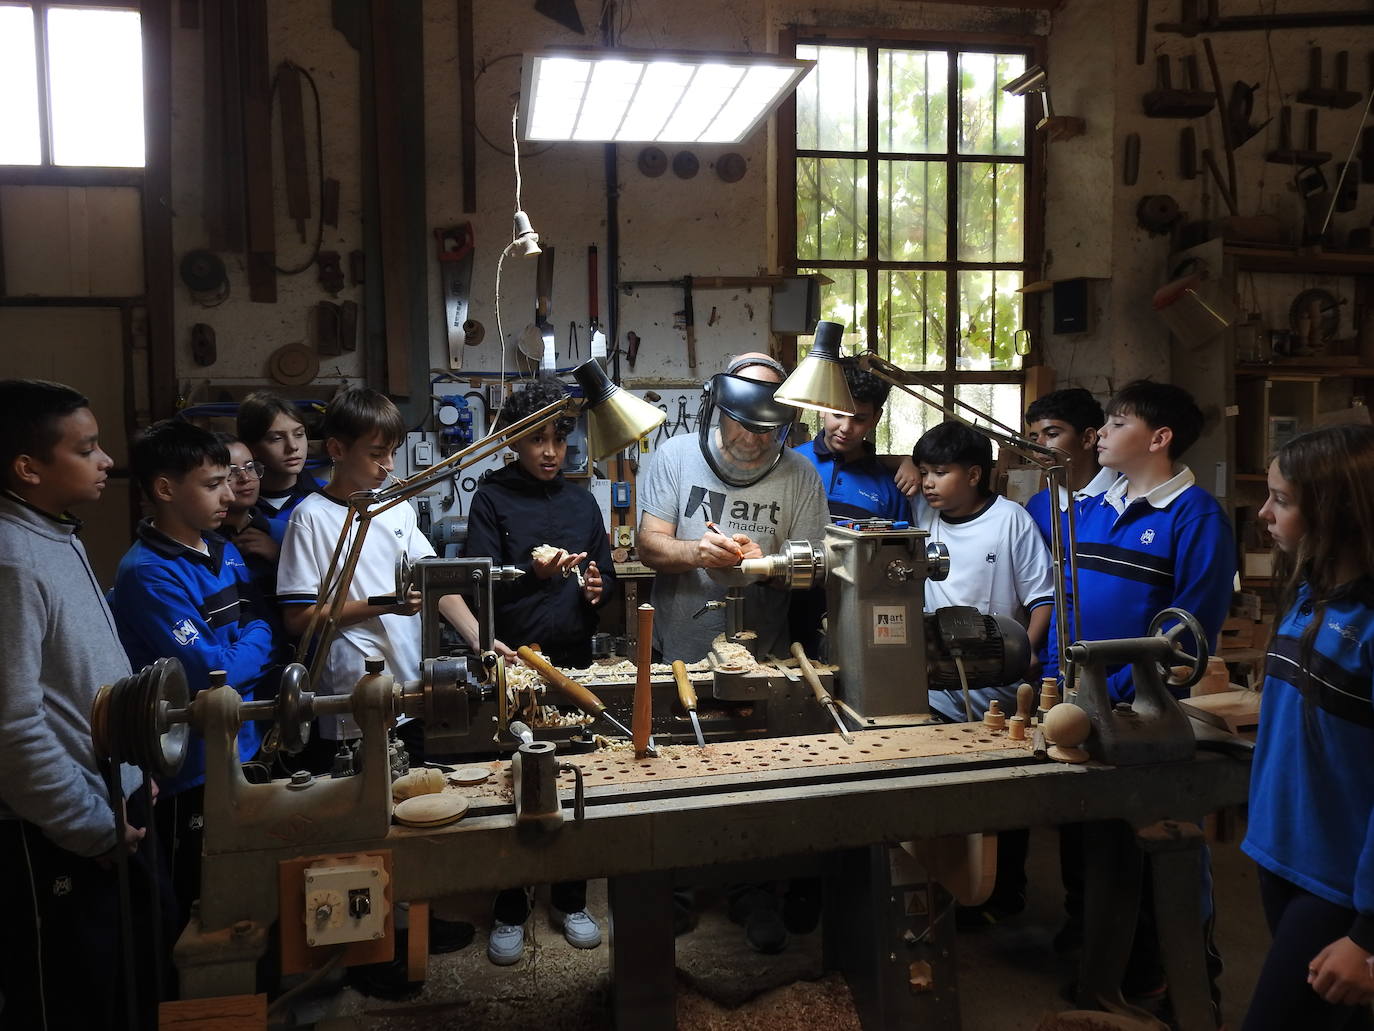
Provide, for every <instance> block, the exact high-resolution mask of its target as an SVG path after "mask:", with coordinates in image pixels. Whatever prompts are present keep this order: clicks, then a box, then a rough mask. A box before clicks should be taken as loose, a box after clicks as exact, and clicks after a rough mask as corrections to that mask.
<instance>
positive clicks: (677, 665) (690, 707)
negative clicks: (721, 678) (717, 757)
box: [673, 659, 706, 745]
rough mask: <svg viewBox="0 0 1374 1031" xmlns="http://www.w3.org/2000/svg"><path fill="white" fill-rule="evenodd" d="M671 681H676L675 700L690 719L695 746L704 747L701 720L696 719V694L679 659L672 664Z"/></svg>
mask: <svg viewBox="0 0 1374 1031" xmlns="http://www.w3.org/2000/svg"><path fill="white" fill-rule="evenodd" d="M673 679H674V680H676V681H677V699H678V701H680V702H681V703H682V707H683V708H684V709H686V710H687V715H688V716H690V717H691V718H692V729H693V730H694V731H696V735H697V744H699V745H705V744H706V738H705V737H703V736H702V733H701V720H699V719H697V692H696V688H694V687H692V680H691V678H690V677H689V676H687V664H686V663H685V662H683V661H682V660H681V659H678V660H676V661H675V662H674V663H673Z"/></svg>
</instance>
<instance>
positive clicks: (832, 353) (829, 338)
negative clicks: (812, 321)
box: [807, 319, 844, 362]
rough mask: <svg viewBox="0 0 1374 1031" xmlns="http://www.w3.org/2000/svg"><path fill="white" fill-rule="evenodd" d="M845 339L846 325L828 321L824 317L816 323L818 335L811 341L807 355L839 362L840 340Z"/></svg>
mask: <svg viewBox="0 0 1374 1031" xmlns="http://www.w3.org/2000/svg"><path fill="white" fill-rule="evenodd" d="M843 339H844V326H843V325H842V324H840V323H838V322H826V321H825V320H824V319H822V320H821V321H820V322H817V323H816V335H815V337H814V338H813V339H812V341H811V347H810V349H809V350H808V351H807V357H809V358H819V359H821V360H822V361H830V362H837V361H839V360H840V341H841V340H843Z"/></svg>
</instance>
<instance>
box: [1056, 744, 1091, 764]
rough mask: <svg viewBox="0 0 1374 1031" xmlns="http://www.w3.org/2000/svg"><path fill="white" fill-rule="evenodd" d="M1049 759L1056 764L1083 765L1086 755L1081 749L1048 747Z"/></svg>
mask: <svg viewBox="0 0 1374 1031" xmlns="http://www.w3.org/2000/svg"><path fill="white" fill-rule="evenodd" d="M1049 757H1050V758H1051V759H1053V760H1054V761H1055V762H1057V763H1085V762H1087V761H1088V753H1087V752H1086V751H1085V750H1084V749H1082V748H1066V747H1064V746H1063V745H1050V749H1049Z"/></svg>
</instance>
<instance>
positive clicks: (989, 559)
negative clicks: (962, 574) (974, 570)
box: [983, 551, 997, 566]
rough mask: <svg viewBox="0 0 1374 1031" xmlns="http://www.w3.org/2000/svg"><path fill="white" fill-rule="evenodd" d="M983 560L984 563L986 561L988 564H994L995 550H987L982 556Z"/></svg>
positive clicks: (995, 558) (995, 561) (995, 560)
mask: <svg viewBox="0 0 1374 1031" xmlns="http://www.w3.org/2000/svg"><path fill="white" fill-rule="evenodd" d="M983 561H984V562H986V563H987V564H988V565H990V566H991V565H996V563H997V552H995V551H989V552H988V553H987V555H986V556H984V558H983Z"/></svg>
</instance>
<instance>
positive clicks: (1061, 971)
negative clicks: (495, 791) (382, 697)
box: [297, 830, 1269, 1031]
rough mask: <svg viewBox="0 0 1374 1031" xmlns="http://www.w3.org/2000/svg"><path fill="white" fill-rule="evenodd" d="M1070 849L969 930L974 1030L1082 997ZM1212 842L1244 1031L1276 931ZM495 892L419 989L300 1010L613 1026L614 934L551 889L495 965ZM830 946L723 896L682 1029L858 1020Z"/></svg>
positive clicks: (1043, 860)
mask: <svg viewBox="0 0 1374 1031" xmlns="http://www.w3.org/2000/svg"><path fill="white" fill-rule="evenodd" d="M1057 850H1058V839H1057V837H1056V835H1055V834H1054V833H1053V832H1052V831H1044V830H1038V831H1036V832H1034V833H1033V834H1032V837H1031V852H1030V860H1029V863H1028V867H1027V871H1028V874H1029V877H1030V884H1031V898H1030V904H1029V906H1028V908H1027V910H1026V912H1025V913H1024V914H1022V915H1021V916H1020V917H1017V918H1016V919H1014V920H1011V921H1007V922H1006V923H1005V924H1002V925H999V926H998V927H996V928H993V929H990V930H988V931H984V932H981V933H977V934H964V935H960V937H959V942H958V949H959V987H960V996H961V998H962V1005H963V1028H964V1029H965V1031H1034V1029H1035V1028H1037V1027H1038V1026H1040V1024H1041V1021H1042V1018H1044V1016H1045V1015H1046V1014H1049V1013H1053V1012H1059V1011H1062V1010H1066V1009H1069V1008H1071V1007H1070V1006H1069V1005H1068V1004H1067V1003H1066V1002H1065V1001H1064V1000H1063V999H1062V998H1061V996H1060V989H1061V986H1063V985H1065V984H1067V983H1069V982H1070V981H1071V980H1072V979H1073V974H1074V969H1073V965H1072V963H1071V962H1069V961H1066V960H1064V959H1062V958H1061V957H1059V956H1056V955H1055V953H1054V951H1053V949H1052V948H1051V945H1050V942H1051V939H1052V937H1053V935H1054V933H1055V931H1056V930H1057V929H1058V927H1059V923H1060V916H1061V911H1060V906H1061V896H1062V891H1061V889H1060V888H1059V867H1058V851H1057ZM1212 854H1213V868H1214V871H1215V875H1216V891H1217V909H1218V914H1219V920H1218V924H1217V942H1218V945H1219V947H1220V949H1221V953H1222V956H1223V958H1224V960H1225V963H1226V969H1225V973H1224V974H1223V976H1222V981H1221V987H1222V992H1223V1005H1224V1015H1225V1020H1226V1026H1227V1027H1229V1028H1231V1029H1232V1031H1236V1029H1238V1028H1239V1027H1240V1025H1241V1023H1242V1021H1243V1019H1244V1015H1245V1008H1246V1004H1247V1002H1248V999H1249V994H1250V988H1251V986H1252V985H1253V984H1254V981H1255V977H1256V975H1257V973H1258V970H1259V964H1260V963H1261V961H1262V960H1263V957H1264V952H1265V949H1266V948H1267V946H1268V940H1269V938H1268V932H1267V931H1266V929H1265V927H1264V923H1263V917H1262V914H1261V913H1260V911H1259V906H1258V894H1257V888H1256V878H1255V871H1254V865H1253V864H1252V863H1251V862H1250V860H1249V859H1247V858H1246V857H1245V856H1244V855H1243V854H1242V853H1241V852H1240V849H1239V848H1238V846H1237V844H1236V843H1234V842H1232V843H1229V844H1223V845H1217V846H1213V850H1212ZM589 900H590V901H589V906H590V908H591V909H592V911H593V912H594V913H595V914H596V915H597V916H598V917H599V918H600V919H601V920H602V929H603V934H604V932H605V929H606V928H605V914H606V901H605V900H606V895H605V882H592V884H591V886H590V892H589ZM489 904H490V903H489V900H483V899H475V898H474V899H466V900H451V901H449V902H447V903H446V904H445V905H444V906H443V907H441V908H440V913H441V915H443V916H446V917H453V918H459V917H466V918H470V919H472V920H473V921H474V922H475V923H476V924H477V925H478V936H477V939H476V941H474V943H473V944H472V945H470V946H468V947H467V948H466V949H463V950H461V951H459V952H456V953H453V954H450V955H447V956H436V957H432V958H431V962H430V977H429V980H428V981H427V982H426V983H425V986H424V988H423V990H422V991H421V992H420V993H419V994H418V995H417V996H415V997H414V998H412V999H409V1000H407V1001H404V1002H383V1001H380V1000H377V999H371V998H367V997H365V996H362V995H359V994H358V993H357V992H355V991H353V990H351V989H347V988H343V989H341V990H334V991H326V992H324V993H322V994H320V995H317V996H316V997H315V999H313V1000H312V1001H311V1002H310V1003H309V1004H308V1005H306V1006H304V1007H303V1008H301V1009H300V1010H298V1011H297V1019H298V1021H300V1022H302V1023H305V1022H309V1021H316V1022H317V1023H316V1027H317V1028H319V1029H320V1031H413V1029H417V1028H426V1029H434V1031H442V1029H459V1028H462V1029H465V1031H471V1029H482V1028H499V1029H501V1031H519V1029H525V1028H529V1029H538V1031H564V1029H567V1031H601V1029H609V1028H610V1027H611V1023H610V1018H609V1013H608V1010H607V1005H606V1000H607V995H608V992H609V987H610V985H609V976H608V969H607V967H608V950H607V946H606V945H605V944H603V945H602V946H601V947H600V948H598V949H595V950H590V951H579V950H576V949H573V948H571V947H570V946H569V945H568V944H567V943H566V942H565V941H564V940H563V938H562V936H561V935H559V934H558V933H557V932H556V931H554V930H553V929H552V928H551V927H550V926H549V924H548V920H547V916H546V914H547V905H546V903H545V901H544V899H543V898H542V897H541V899H540V900H539V901H538V902H537V903H536V909H535V915H534V916H533V917H532V918H531V921H530V924H529V930H528V931H527V946H526V958H525V960H524V961H523V962H522V963H521V964H519V965H518V966H514V967H507V968H498V967H495V966H492V965H491V964H490V963H489V962H488V961H487V959H486V954H485V929H486V926H487V919H488V916H487V907H488V906H489ZM531 941H532V942H533V947H531V946H530V942H531ZM820 944H821V943H820V934H819V933H816V934H811V935H807V936H804V937H794V938H793V940H792V943H791V944H790V945H789V946H788V948H787V950H786V951H784V952H783V953H782V954H780V955H778V956H761V955H758V954H757V953H754V952H753V951H752V950H750V949H749V947H748V945H747V944H746V943H745V941H744V937H743V933H742V931H741V929H740V928H739V927H738V926H736V925H734V924H732V923H730V922H729V920H728V919H727V918H726V916H725V913H724V910H723V907H722V906H716V907H715V908H713V909H710V910H708V911H707V912H706V913H704V914H703V917H702V920H701V923H700V925H699V926H698V928H697V929H696V930H695V931H693V932H692V933H690V934H688V935H684V936H683V937H681V938H679V939H678V943H677V957H678V997H677V998H678V1027H679V1028H680V1029H682V1031H746V1029H748V1031H760V1029H771V1028H791V1027H805V1026H810V1025H815V1024H817V1023H821V1024H823V1025H825V1031H848V1029H850V1028H853V1029H855V1031H858V1027H859V1025H858V1021H857V1018H856V1017H855V1016H854V1015H853V1011H852V1008H851V1006H852V1000H851V999H850V998H849V995H848V990H847V988H846V987H845V986H844V983H843V981H842V980H840V979H839V978H838V977H836V976H833V975H832V976H830V977H823V971H822V970H821V963H820Z"/></svg>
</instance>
